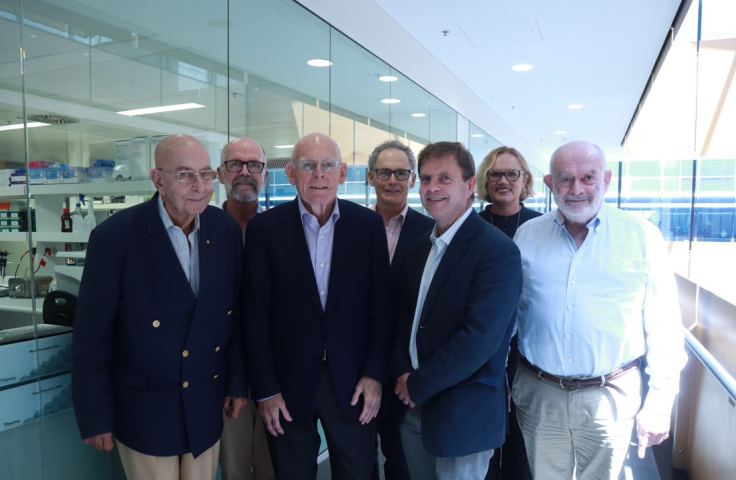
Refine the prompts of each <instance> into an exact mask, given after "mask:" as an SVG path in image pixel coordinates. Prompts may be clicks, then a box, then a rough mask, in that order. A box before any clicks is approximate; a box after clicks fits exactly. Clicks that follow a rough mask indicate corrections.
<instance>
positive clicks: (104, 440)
mask: <svg viewBox="0 0 736 480" xmlns="http://www.w3.org/2000/svg"><path fill="white" fill-rule="evenodd" d="M83 441H84V444H85V445H89V446H91V447H94V448H96V449H97V450H100V451H102V450H104V451H106V452H111V451H112V433H103V434H102V435H96V436H94V437H89V438H85V439H84V440H83Z"/></svg>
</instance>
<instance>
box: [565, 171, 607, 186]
mask: <svg viewBox="0 0 736 480" xmlns="http://www.w3.org/2000/svg"><path fill="white" fill-rule="evenodd" d="M574 181H575V177H572V176H570V175H559V176H558V177H557V179H556V181H555V183H556V184H557V185H558V186H560V187H569V186H571V185H572V184H573V182H574ZM580 181H581V182H583V183H584V184H585V185H595V184H597V183H598V175H596V174H595V173H586V174H585V175H584V176H582V177H580Z"/></svg>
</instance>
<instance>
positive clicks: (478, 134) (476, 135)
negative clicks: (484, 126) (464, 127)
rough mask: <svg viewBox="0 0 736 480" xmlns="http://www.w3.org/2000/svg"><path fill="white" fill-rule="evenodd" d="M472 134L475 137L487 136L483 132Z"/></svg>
mask: <svg viewBox="0 0 736 480" xmlns="http://www.w3.org/2000/svg"><path fill="white" fill-rule="evenodd" d="M470 136H471V137H473V138H483V137H485V135H483V134H482V133H473V134H471V135H470Z"/></svg>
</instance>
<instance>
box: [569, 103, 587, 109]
mask: <svg viewBox="0 0 736 480" xmlns="http://www.w3.org/2000/svg"><path fill="white" fill-rule="evenodd" d="M567 108H569V109H570V110H580V109H581V108H585V105H583V104H582V103H573V104H570V105H568V106H567Z"/></svg>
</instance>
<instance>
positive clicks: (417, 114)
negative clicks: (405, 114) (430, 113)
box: [411, 113, 427, 118]
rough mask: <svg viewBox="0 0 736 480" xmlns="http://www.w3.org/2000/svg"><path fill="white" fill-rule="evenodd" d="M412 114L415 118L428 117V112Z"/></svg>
mask: <svg viewBox="0 0 736 480" xmlns="http://www.w3.org/2000/svg"><path fill="white" fill-rule="evenodd" d="M411 116H412V117H414V118H423V117H426V116H427V114H426V113H412V114H411Z"/></svg>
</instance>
